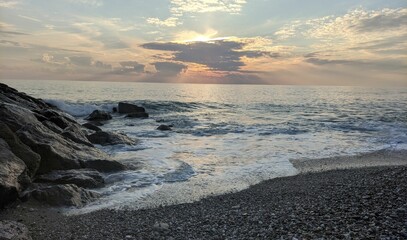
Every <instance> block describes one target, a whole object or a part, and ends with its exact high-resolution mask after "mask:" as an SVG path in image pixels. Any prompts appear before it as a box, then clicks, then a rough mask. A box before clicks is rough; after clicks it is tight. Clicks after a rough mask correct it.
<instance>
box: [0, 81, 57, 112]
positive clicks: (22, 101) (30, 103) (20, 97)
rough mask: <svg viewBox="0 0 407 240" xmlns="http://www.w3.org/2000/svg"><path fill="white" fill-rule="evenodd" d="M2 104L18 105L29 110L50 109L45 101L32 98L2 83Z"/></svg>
mask: <svg viewBox="0 0 407 240" xmlns="http://www.w3.org/2000/svg"><path fill="white" fill-rule="evenodd" d="M0 102H3V103H9V104H16V105H19V106H21V107H24V108H27V109H29V110H41V109H43V108H49V106H48V104H46V103H45V102H44V101H42V100H40V99H36V98H33V97H30V96H28V95H27V94H25V93H21V92H18V91H17V90H16V89H14V88H11V87H9V86H7V85H5V84H2V83H0Z"/></svg>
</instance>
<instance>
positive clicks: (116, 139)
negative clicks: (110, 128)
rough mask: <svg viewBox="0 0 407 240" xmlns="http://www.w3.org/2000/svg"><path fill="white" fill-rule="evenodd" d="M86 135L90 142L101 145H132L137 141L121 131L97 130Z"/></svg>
mask: <svg viewBox="0 0 407 240" xmlns="http://www.w3.org/2000/svg"><path fill="white" fill-rule="evenodd" d="M87 137H88V139H89V141H90V142H91V143H93V144H100V145H103V146H106V145H116V144H127V145H134V144H136V143H137V141H136V140H133V139H131V138H129V137H128V136H126V135H124V134H122V133H114V132H103V131H99V132H95V133H93V134H90V135H88V136H87Z"/></svg>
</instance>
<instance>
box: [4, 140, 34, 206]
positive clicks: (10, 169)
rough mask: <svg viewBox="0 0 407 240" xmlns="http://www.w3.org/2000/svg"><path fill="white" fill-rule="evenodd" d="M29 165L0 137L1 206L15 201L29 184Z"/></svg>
mask: <svg viewBox="0 0 407 240" xmlns="http://www.w3.org/2000/svg"><path fill="white" fill-rule="evenodd" d="M29 181H30V179H29V177H28V176H27V167H26V165H25V164H24V162H23V161H22V160H21V159H19V158H18V157H17V156H16V155H14V153H13V152H12V151H11V149H10V147H9V146H8V144H7V143H6V141H4V140H3V139H0V208H1V207H3V206H4V205H6V204H7V203H10V202H11V201H14V200H15V199H17V197H18V193H19V192H20V191H21V190H22V189H23V188H24V187H26V186H27V185H28V183H29Z"/></svg>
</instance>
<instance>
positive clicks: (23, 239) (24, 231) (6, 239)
mask: <svg viewBox="0 0 407 240" xmlns="http://www.w3.org/2000/svg"><path fill="white" fill-rule="evenodd" d="M0 239H1V240H32V238H31V236H30V232H29V231H28V228H27V227H26V226H25V225H24V224H22V223H19V222H16V221H11V220H1V221H0Z"/></svg>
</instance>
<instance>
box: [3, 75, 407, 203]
mask: <svg viewBox="0 0 407 240" xmlns="http://www.w3.org/2000/svg"><path fill="white" fill-rule="evenodd" d="M1 81H2V82H5V83H6V84H9V85H10V86H13V87H15V88H17V89H18V90H20V91H24V92H26V93H28V94H31V95H33V96H35V97H40V98H43V99H46V100H47V101H48V102H50V103H53V104H55V105H57V106H58V107H60V108H61V109H62V110H64V111H66V112H68V113H69V114H71V115H73V116H74V117H76V118H77V119H78V120H79V121H83V118H84V117H85V116H87V115H88V114H89V113H91V112H92V111H93V110H95V109H104V110H108V111H110V110H111V108H112V107H113V106H114V105H116V104H117V102H119V101H129V102H133V103H136V104H138V105H142V106H144V107H145V108H146V109H147V111H148V112H149V113H150V116H151V117H150V118H149V119H143V120H139V119H125V118H123V117H122V116H119V115H116V116H115V117H114V119H113V120H112V121H110V122H109V123H108V124H106V125H105V126H104V129H106V130H109V131H121V132H125V133H126V134H127V135H128V136H130V137H133V138H138V139H140V140H141V143H140V144H139V145H137V146H132V147H129V146H114V147H107V148H103V149H104V150H105V151H108V152H109V153H111V154H112V156H114V158H116V159H117V160H119V161H123V162H125V163H127V164H132V163H138V164H140V163H141V164H142V166H143V167H142V169H141V170H139V171H128V172H125V173H118V174H112V175H107V176H105V177H106V181H107V182H108V183H109V185H108V187H106V188H104V189H99V190H98V191H100V192H101V193H103V194H104V196H105V197H104V198H102V199H101V201H100V202H98V203H96V204H93V205H91V206H88V207H87V208H85V210H93V209H98V208H100V207H132V208H134V207H136V208H138V207H145V206H151V205H154V204H168V203H172V202H188V201H193V200H197V199H199V198H201V197H203V196H207V195H210V194H219V193H223V192H227V191H235V190H240V189H243V188H245V187H247V186H249V185H251V184H254V183H257V182H259V181H261V180H264V179H269V178H273V177H277V176H287V175H293V174H296V169H294V168H293V167H292V165H291V164H290V162H289V159H292V158H309V159H313V158H321V157H329V156H335V155H352V154H356V153H362V152H369V151H373V150H379V149H385V148H391V149H405V148H407V111H406V110H407V89H406V88H399V89H394V88H386V89H375V88H362V87H298V86H259V85H256V86H251V85H194V84H148V83H107V82H103V83H102V82H68V81H15V80H13V81H5V80H1ZM160 124H173V125H174V128H173V129H174V130H173V131H172V132H160V131H157V130H155V128H156V127H157V126H158V125H160Z"/></svg>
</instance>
